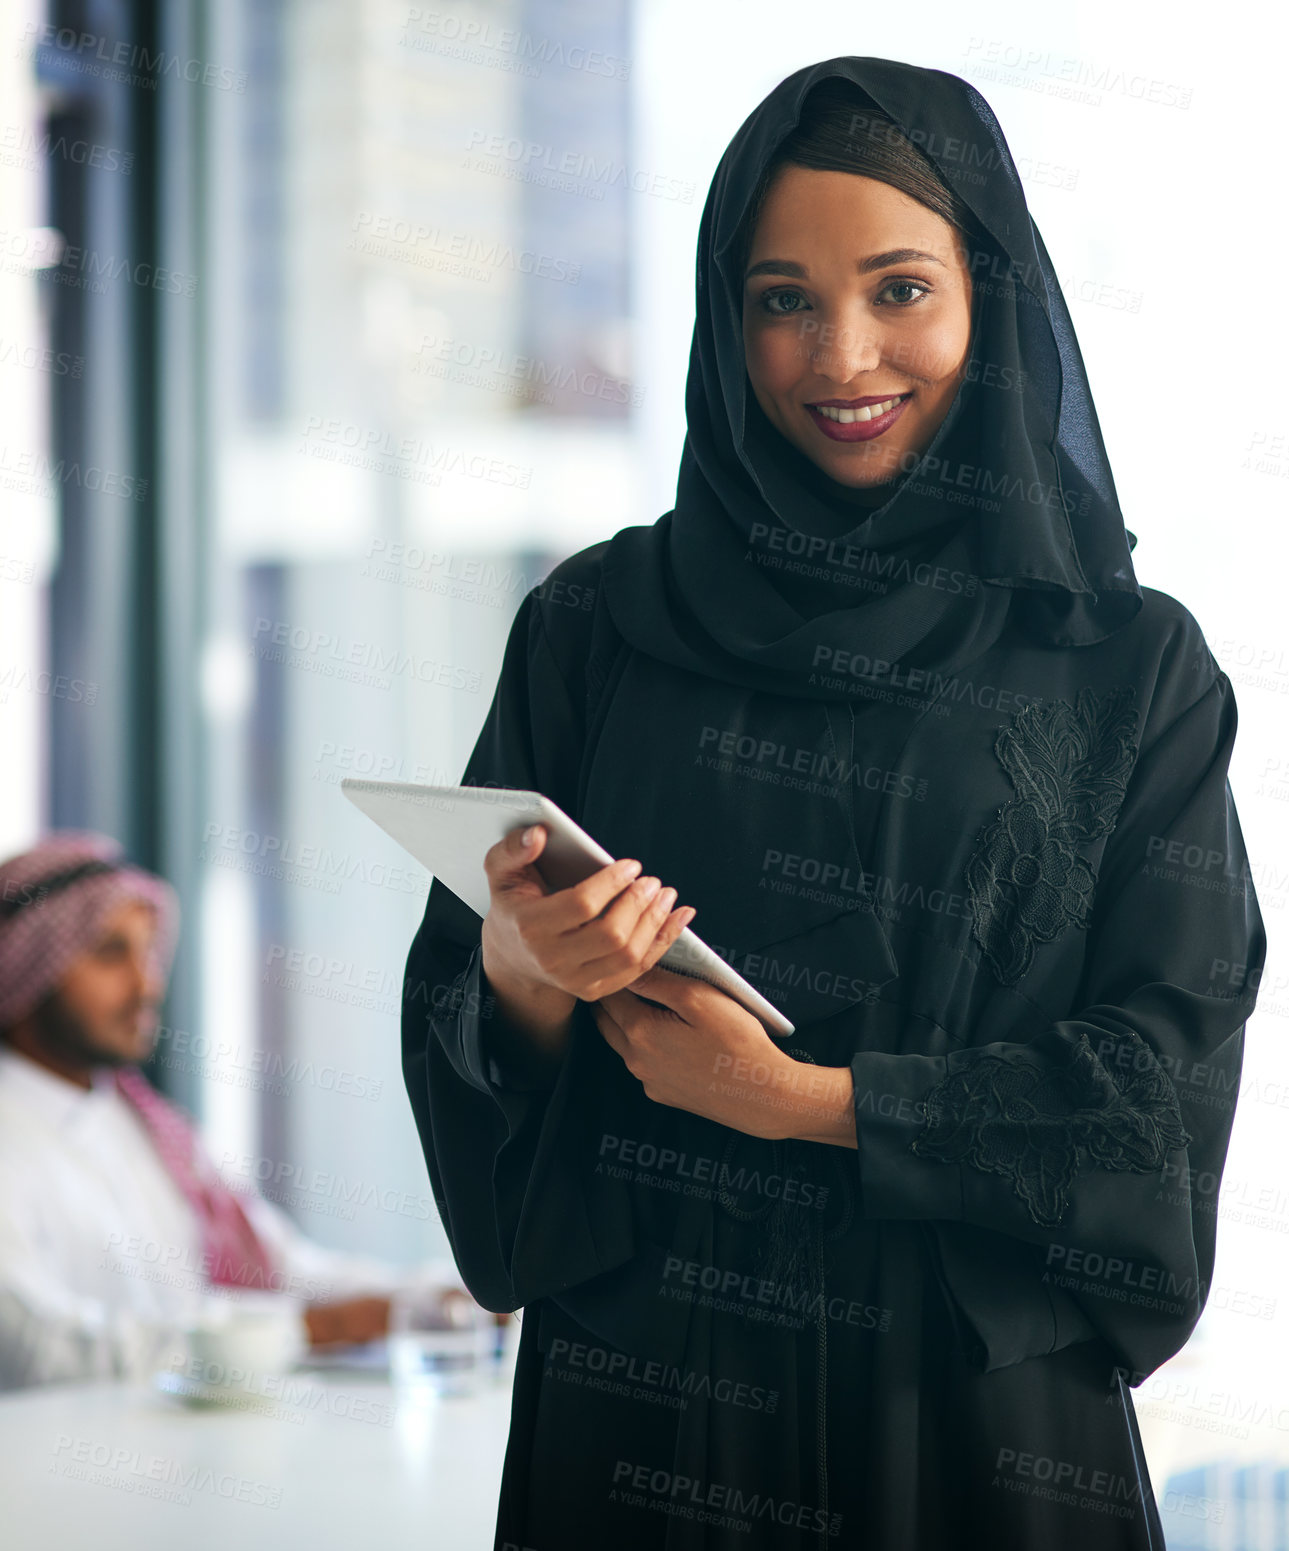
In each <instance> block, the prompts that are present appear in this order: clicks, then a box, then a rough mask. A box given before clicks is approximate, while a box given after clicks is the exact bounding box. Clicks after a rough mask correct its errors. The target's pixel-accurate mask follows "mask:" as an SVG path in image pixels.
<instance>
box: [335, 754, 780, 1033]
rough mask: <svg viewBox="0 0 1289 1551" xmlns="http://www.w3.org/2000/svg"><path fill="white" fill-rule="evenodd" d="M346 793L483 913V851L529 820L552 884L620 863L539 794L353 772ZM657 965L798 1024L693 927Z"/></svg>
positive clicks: (540, 864) (767, 1018)
mask: <svg viewBox="0 0 1289 1551" xmlns="http://www.w3.org/2000/svg"><path fill="white" fill-rule="evenodd" d="M340 790H341V791H342V792H343V793H344V794H345V796H346V797H347V798H348V799H349V801H350V802H352V803H353V804H354V806H355V807H358V808H361V809H362V811H363V812H364V813H365V814H367V816H368V817H369V818H372V819H375V821H376V822H377V824H379V825H380V827H381V828H382V829H383V830H384V831H385V833H386V834H387V835H392V836H393V838H394V839H395V840H397V841H398V843H399V845H401V846H402V847H403V848H404V849H405V850H407V851H410V852H411V854H412V855H413V856H414V857H415V858H416V859H417V861H418V862H421V863H423V864H424V865H425V866H426V867H427V868H429V870H430V872H431V873H432V874H433V875H434V876H435V877H436V878H437V879H438V880H439V882H440V883H443V884H446V885H447V887H448V888H450V889H451V890H452V892H453V893H454V894H455V895H456V896H457V898H458V899H461V900H463V901H464V902H465V903H466V904H467V905H469V906H470V908H471V910H473V911H474V912H475V914H476V915H479V916H485V915H487V913H488V909H489V906H490V905H491V903H492V895H491V892H490V890H489V888H488V876H487V874H486V873H485V872H484V870H483V857H484V852H485V851H487V850H488V849H489V848H490V847H491V846H494V845H495V844H496V843H497V841H498V840H501V839H503V838H504V837H505V836H506V835H508V834H510V833H511V831H512V830H516V829H526V828H527V827H528V825H530V824H544V825H545V826H546V830H547V838H546V847H545V849H544V850H543V851H542V854H541V855H540V856H539V857H538V858H537V860H536V862H534V863H533V865H534V866H535V867H536V868H537V871H538V872H539V873H540V874H541V876H542V878H543V879H544V880H545V882H546V884H547V885H548V887H550V888H551V889H565V888H569V887H570V886H571V885H573V884H575V883H581V881H582V880H583V878H588V877H590V875H591V874H592V873H593V872H598V871H599V870H600V868H601V867H607V866H608V865H609V863H610V862H612V861H615V860H616V858H615V857H612V856H610V855H609V853H608V852H607V851H606V850H605V849H604V848H603V846H600V845H597V844H596V842H595V841H594V840H592V839H591V837H590V835H588V834H587V833H586V831H585V830H583V829H580V828H579V827H578V826H577V825H576V824H575V823H574V822H573V820H572V819H571V818H569V816H568V814H567V813H565V812H564V811H563V810H562V809H561V808H558V807H556V805H555V804H554V803H553V802H552V801H551V800H550V798H549V797H543V796H542V795H541V793H540V792H523V791H514V790H510V789H508V788H504V787H495V786H422V785H420V784H419V783H417V782H413V781H359V780H355V779H353V778H352V777H349V776H347V777H346V778H345V779H344V780H343V781H341V783H340ZM643 860H644V858H643V857H642V858H641V861H642V862H643ZM663 882H664V884H665V883H666V879H665V878H664V879H663ZM658 962H659V963H660V964H663V965H665V966H666V967H667V968H668V969H670V970H674V971H675V972H676V973H677V974H678V975H692V976H693V977H694V978H695V979H697V980H706V981H708V982H709V983H710V984H711V985H714V986H716V987H718V988H719V989H720V990H722V991H724V992H725V993H726V995H727V996H732V997H733V998H734V1000H735V1001H736V1002H738V1003H739V1004H740V1006H743V1007H746V1008H747V1010H748V1011H749V1012H750V1013H752V1014H754V1015H755V1016H756V1017H757V1018H759V1019H760V1021H761V1023H762V1024H763V1025H764V1026H765V1028H766V1030H767V1032H768V1033H770V1034H773V1035H774V1036H775V1037H776V1038H779V1039H782V1038H784V1037H786V1036H787V1035H789V1034H791V1033H792V1032H793V1025H792V1024H791V1023H790V1022H789V1021H788V1020H787V1018H785V1017H784V1016H783V1014H782V1013H781V1012H780V1011H779V1010H778V1008H777V1007H775V1006H774V1004H773V1003H772V1002H769V1001H767V1000H766V998H765V997H763V996H762V995H761V993H760V992H759V991H758V990H756V989H755V987H753V986H750V985H749V984H748V983H747V981H746V980H744V979H743V977H742V975H740V974H738V973H737V972H736V971H735V970H733V969H731V967H730V966H729V965H728V964H727V963H726V962H725V960H724V959H723V958H721V956H720V954H719V953H715V952H714V951H713V950H712V949H711V948H709V947H708V946H707V944H706V943H705V942H704V941H703V940H702V938H701V937H699V936H697V935H696V934H695V933H694V932H691V931H690V930H689V928H688V927H685V929H684V930H683V931H682V932H681V934H680V936H679V937H677V939H676V940H675V942H674V943H672V945H671V947H670V948H668V949H667V951H666V953H664V954H663V956H662V958H660V959H659V960H658Z"/></svg>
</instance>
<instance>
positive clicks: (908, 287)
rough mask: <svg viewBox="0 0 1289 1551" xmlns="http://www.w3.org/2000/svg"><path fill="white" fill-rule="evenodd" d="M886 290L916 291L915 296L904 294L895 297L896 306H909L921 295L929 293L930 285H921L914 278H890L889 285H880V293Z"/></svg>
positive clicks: (883, 293)
mask: <svg viewBox="0 0 1289 1551" xmlns="http://www.w3.org/2000/svg"><path fill="white" fill-rule="evenodd" d="M887 291H905V292H907V291H916V292H918V295H917V296H905V297H902V298H897V299H896V302H895V305H896V306H897V307H910V306H912V305H913V303H914V302H916V301H919V300H920V299H921V298H922V297H923V296H929V295H930V294H931V287H930V286H926V285H921V284H919V282H918V281H916V280H892V281H891V282H890V284H889V285H886V286H883V287H882V293H881V294H882V295H885V294H886V292H887Z"/></svg>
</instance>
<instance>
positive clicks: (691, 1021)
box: [590, 966, 853, 1145]
mask: <svg viewBox="0 0 1289 1551" xmlns="http://www.w3.org/2000/svg"><path fill="white" fill-rule="evenodd" d="M637 992H638V993H639V994H638V995H637V994H636V993H637ZM646 998H648V1000H646ZM657 1002H661V1003H663V1004H664V1005H663V1006H661V1007H659V1006H656V1005H655V1003H657ZM590 1006H591V1013H592V1015H593V1017H594V1018H595V1021H596V1024H597V1026H598V1027H599V1030H600V1033H601V1034H603V1036H604V1038H605V1039H606V1040H607V1041H608V1043H609V1044H610V1045H611V1046H612V1047H613V1049H614V1050H616V1051H617V1053H618V1054H619V1055H620V1056H621V1057H622V1059H623V1061H624V1062H625V1063H626V1067H627V1070H628V1071H629V1072H630V1073H631V1074H632V1076H633V1077H637V1078H639V1080H640V1082H641V1083H642V1084H643V1086H644V1091H645V1097H646V1098H650V1099H652V1100H653V1101H654V1102H655V1103H656V1104H667V1105H670V1106H671V1107H672V1108H673V1109H685V1110H689V1111H690V1113H691V1114H695V1115H704V1116H706V1118H707V1119H708V1120H715V1121H717V1122H718V1123H719V1124H721V1125H726V1126H730V1127H732V1128H733V1129H734V1130H736V1131H745V1132H746V1133H747V1134H748V1135H749V1136H761V1137H768V1138H782V1137H788V1136H795V1135H801V1134H802V1132H801V1131H800V1130H799V1129H798V1128H797V1125H796V1122H797V1120H798V1119H799V1118H800V1114H801V1113H802V1111H803V1109H804V1110H806V1111H808V1110H809V1108H810V1107H811V1096H810V1088H811V1085H813V1087H814V1089H815V1090H817V1091H816V1092H815V1093H814V1102H815V1103H816V1104H817V1103H818V1102H819V1101H820V1100H821V1099H822V1100H823V1101H824V1103H825V1104H829V1101H831V1104H830V1108H831V1109H836V1107H837V1093H836V1091H833V1092H832V1093H827V1092H826V1091H825V1090H826V1089H827V1080H826V1078H825V1071H826V1070H827V1069H825V1071H821V1070H820V1069H819V1068H818V1067H813V1066H809V1065H806V1064H805V1063H803V1062H800V1061H794V1060H793V1059H792V1057H791V1056H789V1055H787V1054H786V1053H785V1052H784V1051H783V1050H781V1049H780V1048H779V1046H778V1045H776V1044H775V1043H774V1041H773V1040H772V1039H771V1038H770V1036H769V1035H768V1034H767V1033H766V1032H765V1029H764V1028H763V1027H762V1026H761V1023H760V1022H759V1020H758V1019H756V1018H755V1017H754V1016H753V1015H752V1014H751V1013H750V1012H748V1011H747V1010H746V1009H745V1008H743V1007H740V1006H739V1004H738V1003H737V1002H736V1001H734V999H733V998H732V997H729V996H726V994H725V993H724V992H723V991H719V990H717V988H716V987H715V986H712V985H708V984H707V982H706V981H703V980H695V979H693V978H692V977H691V976H688V975H677V974H674V973H673V972H672V971H670V970H666V969H662V968H660V967H658V966H655V967H654V968H653V969H651V970H649V971H647V972H646V973H645V974H643V975H641V976H640V977H639V979H637V980H635V981H634V982H633V983H632V986H631V988H630V989H628V990H624V991H614V992H613V993H612V994H611V995H609V996H605V997H601V998H600V1000H599V1001H596V1002H592V1003H591V1004H590ZM841 1075H842V1076H844V1078H845V1080H846V1083H847V1085H849V1076H850V1074H849V1072H848V1071H846V1072H844V1073H842V1074H841ZM852 1092H853V1089H852ZM844 1118H845V1117H844V1115H843V1119H844ZM852 1134H853V1123H852ZM821 1139H823V1138H821ZM829 1139H831V1138H829ZM852 1145H853V1143H852Z"/></svg>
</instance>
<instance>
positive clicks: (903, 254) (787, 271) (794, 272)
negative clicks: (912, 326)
mask: <svg viewBox="0 0 1289 1551" xmlns="http://www.w3.org/2000/svg"><path fill="white" fill-rule="evenodd" d="M910 259H929V260H930V261H931V263H932V264H939V266H940V268H941V269H943V268H944V267H945V263H944V260H943V259H938V258H936V256H935V254H934V253H923V252H922V250H921V249H920V248H892V249H891V250H890V252H889V253H874V254H871V255H870V256H869V257H868V258H866V259H861V260H860V262H859V272H860V274H861V275H867V274H871V273H872V271H873V270H875V269H885V268H886V267H887V265H888V264H907V263H908V261H909V260H910ZM753 275H791V276H792V277H793V278H794V279H797V280H806V279H808V278H809V275H810V271H809V270H808V269H807V268H806V266H805V265H804V264H798V263H797V262H796V260H795V259H762V260H761V261H760V263H759V264H753V265H752V267H751V269H749V270H748V272H747V274H745V275H744V276H743V279H744V281H748V280H751V279H752V277H753Z"/></svg>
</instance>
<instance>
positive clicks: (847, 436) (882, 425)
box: [806, 393, 913, 442]
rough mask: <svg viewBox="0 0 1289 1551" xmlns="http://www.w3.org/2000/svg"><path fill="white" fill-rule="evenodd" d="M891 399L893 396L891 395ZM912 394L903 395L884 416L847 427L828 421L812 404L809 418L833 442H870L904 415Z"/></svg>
mask: <svg viewBox="0 0 1289 1551" xmlns="http://www.w3.org/2000/svg"><path fill="white" fill-rule="evenodd" d="M891 396H892V397H894V396H895V395H894V394H892V395H891ZM912 396H913V395H912V394H910V393H905V394H903V395H902V396H901V398H900V401H899V403H898V404H896V405H895V406H894V407H893V408H891V409H888V410H887V411H886V413H885V414H884V415H874V416H873V418H872V419H871V420H853V421H851V423H850V424H849V425H843V424H842V423H841V421H839V420H830V419H829V418H828V416H827V415H825V414H824V413H823V412H822V411H821V410H819V409H817V408H816V407H815V406H814V405H813V404H807V405H806V408H807V409H808V410H809V411H810V418H811V419H812V420H813V421H814V423H815V424H816V425H817V426H818V427H819V429H820V430H821V431H822V432H823V433H824V435H825V436H827V437H829V438H831V440H832V441H834V442H871V441H872V439H873V438H874V437H875V436H881V435H882V433H883V432H884V431H889V430H890V428H891V427H892V426H893V425H894V424H895V422H896V421H897V420H898V419H899V418H900V416H901V415H902V414H903V413H904V406H905V405H906V404H907V403H908V401H909V399H910V398H912Z"/></svg>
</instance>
